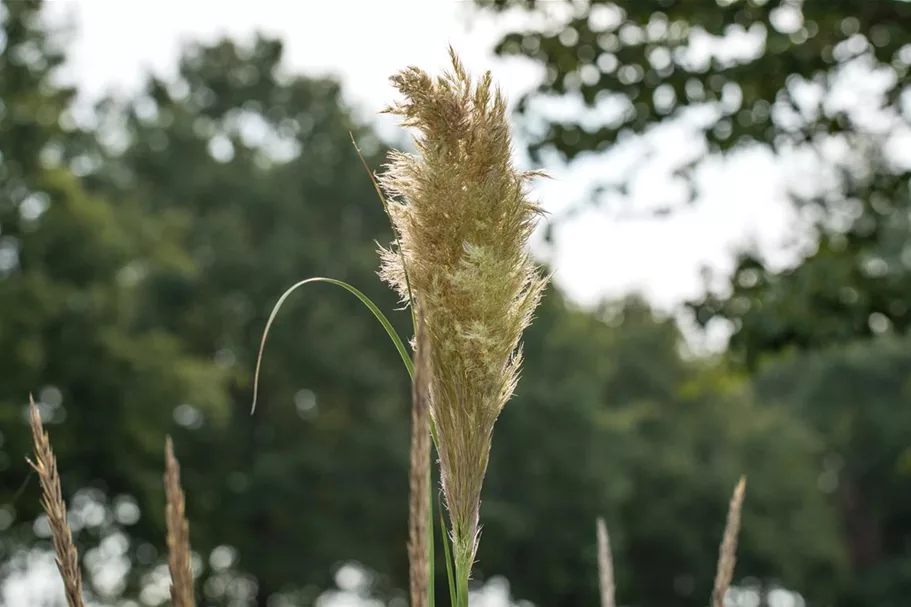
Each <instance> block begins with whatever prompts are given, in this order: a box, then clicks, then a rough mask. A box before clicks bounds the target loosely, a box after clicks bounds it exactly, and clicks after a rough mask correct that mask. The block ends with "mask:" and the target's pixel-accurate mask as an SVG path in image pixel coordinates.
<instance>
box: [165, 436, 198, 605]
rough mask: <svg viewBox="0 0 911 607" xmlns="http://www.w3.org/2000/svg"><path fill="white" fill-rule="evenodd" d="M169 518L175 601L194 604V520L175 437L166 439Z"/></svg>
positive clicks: (172, 593) (169, 559)
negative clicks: (189, 515) (190, 519)
mask: <svg viewBox="0 0 911 607" xmlns="http://www.w3.org/2000/svg"><path fill="white" fill-rule="evenodd" d="M164 486H165V494H166V496H167V504H166V507H165V514H166V516H165V518H166V521H167V526H168V570H169V571H170V573H171V603H172V604H173V605H174V607H193V606H194V604H195V601H194V598H193V568H192V566H191V565H190V523H189V522H188V521H187V517H186V504H185V499H184V493H183V489H181V487H180V464H179V463H178V462H177V458H176V457H174V445H173V444H172V443H171V437H170V436H169V437H167V439H166V440H165V473H164Z"/></svg>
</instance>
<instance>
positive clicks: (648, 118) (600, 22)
mask: <svg viewBox="0 0 911 607" xmlns="http://www.w3.org/2000/svg"><path fill="white" fill-rule="evenodd" d="M477 4H479V5H480V6H482V7H484V8H485V9H488V10H490V11H495V12H498V13H500V12H502V13H504V14H506V13H508V14H510V15H511V18H510V19H509V20H507V19H506V18H505V16H504V18H503V23H504V24H510V25H509V27H510V31H509V32H508V33H507V34H506V35H505V36H504V37H503V39H502V40H501V41H500V42H499V44H498V46H497V52H498V53H500V54H502V55H504V56H509V57H513V56H519V57H523V58H526V59H528V60H530V61H532V62H533V63H535V64H537V65H540V66H542V67H543V68H545V69H544V75H543V79H542V81H541V82H540V84H539V86H538V87H537V88H536V89H535V90H534V91H532V92H531V93H529V94H528V95H526V97H524V98H523V99H522V100H521V102H520V103H519V106H518V110H519V114H520V117H521V124H522V125H524V126H525V127H526V129H525V133H524V136H525V138H526V140H527V141H528V142H529V145H530V150H531V152H532V155H533V157H534V158H536V159H539V160H540V159H541V158H542V154H547V153H556V155H557V156H559V157H562V158H563V159H566V160H573V159H576V158H578V157H579V156H580V155H582V154H585V153H589V152H600V151H604V150H606V149H607V148H608V147H610V146H613V145H614V144H616V143H619V142H621V140H623V139H624V137H626V136H629V135H634V134H636V135H638V134H643V133H646V132H649V131H652V130H654V129H655V127H657V126H659V125H667V124H670V123H675V124H681V125H683V124H685V125H687V126H686V128H687V129H689V130H691V131H693V132H694V133H695V134H696V135H697V137H694V139H703V140H704V144H705V145H702V146H701V148H700V149H697V150H696V153H694V154H692V155H691V156H690V157H689V158H688V159H687V160H686V161H685V162H684V163H683V164H681V165H680V166H678V167H676V168H677V169H679V171H678V172H679V173H681V174H682V175H684V176H687V177H692V176H693V173H692V169H693V167H694V166H696V165H697V164H698V163H699V162H700V161H701V160H702V159H703V158H704V157H705V154H707V153H717V152H721V153H724V154H728V153H736V152H739V151H742V150H745V149H747V148H749V147H752V146H761V147H764V148H767V149H770V150H772V151H773V152H775V154H776V155H777V156H778V158H779V160H780V161H781V162H782V164H784V165H788V166H792V167H793V166H801V167H805V168H804V169H803V170H801V171H799V174H797V175H796V178H795V180H794V182H793V183H791V184H790V185H789V192H788V194H789V195H790V197H791V198H792V199H793V200H794V201H795V202H797V203H798V206H799V209H800V211H801V214H802V220H803V222H804V223H805V224H806V225H805V227H806V228H807V229H806V234H801V235H800V236H804V235H808V236H809V237H810V240H811V241H813V242H814V243H815V242H816V241H818V247H815V248H811V249H810V250H806V249H803V248H800V249H797V250H795V253H796V257H797V258H798V264H797V266H798V267H796V268H790V269H787V270H784V271H782V269H781V268H780V267H772V266H769V265H768V263H767V262H766V260H765V259H764V258H763V257H762V256H761V255H759V254H758V253H755V252H752V251H750V252H744V253H743V254H742V255H741V256H740V258H739V259H738V260H737V264H736V269H735V271H734V274H733V277H732V279H731V280H730V281H729V287H730V288H727V287H726V288H724V289H722V290H720V291H719V292H716V293H712V294H710V295H709V296H707V297H706V298H705V299H703V300H700V301H693V302H691V303H690V307H691V308H692V309H693V310H694V311H695V313H696V318H697V320H698V321H699V322H700V323H701V324H702V325H707V324H708V323H710V322H712V321H713V320H716V319H718V320H723V321H728V322H729V323H731V324H732V327H733V332H734V333H733V338H732V340H731V347H732V350H733V353H734V355H735V356H737V357H738V358H739V359H740V361H741V362H744V363H747V364H749V365H750V366H752V365H754V364H755V362H756V361H757V360H758V358H760V357H761V355H762V354H763V353H775V352H778V351H780V350H781V349H783V348H787V347H791V346H794V347H798V348H811V347H815V346H825V345H827V344H831V343H844V342H846V341H849V340H851V339H853V338H855V337H859V336H868V335H871V334H875V333H877V332H878V331H881V330H882V328H883V327H885V326H888V325H892V326H893V327H894V328H895V329H896V330H898V331H904V330H905V329H907V328H908V323H909V318H911V317H909V311H908V310H909V309H908V306H907V301H908V295H909V289H911V287H909V284H911V281H909V278H908V268H909V267H911V254H909V252H908V251H906V250H905V248H904V246H905V244H904V243H905V242H906V240H907V237H908V221H909V220H908V202H909V194H908V181H909V178H911V172H909V169H911V165H909V164H908V162H907V160H906V155H903V154H902V153H901V150H902V149H904V148H903V147H902V146H906V142H907V139H906V138H907V135H908V133H909V130H908V127H909V123H911V105H909V103H908V99H909V96H908V95H909V86H908V85H909V65H911V33H909V31H908V29H907V28H904V27H903V26H902V24H903V23H908V22H911V3H909V2H907V1H904V0H850V1H845V2H823V1H815V0H813V1H810V0H807V1H804V2H798V1H791V0H762V1H759V0H687V1H684V0H649V1H646V2H621V1H616V2H612V1H608V0H592V1H590V2H572V1H570V0H566V1H548V2H535V1H534V0H532V1H530V2H514V1H512V0H477ZM513 24H517V25H513ZM700 134H701V135H704V137H698V135H700ZM903 138H904V139H903ZM902 141H905V143H902ZM697 147H699V146H697ZM551 155H553V154H551ZM644 166H648V163H647V162H641V163H640V164H639V165H638V167H640V168H641V167H644ZM634 168H635V167H634ZM634 173H635V170H633V171H627V172H625V173H624V176H623V178H622V180H621V182H619V183H611V184H603V185H605V186H616V187H619V188H620V189H621V190H622V189H623V188H624V187H625V185H626V184H627V181H623V180H628V179H631V175H633V174H634ZM691 185H692V184H691ZM662 210H666V209H662ZM801 260H805V261H803V263H800V262H801Z"/></svg>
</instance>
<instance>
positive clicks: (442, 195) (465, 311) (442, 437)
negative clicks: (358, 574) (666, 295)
mask: <svg viewBox="0 0 911 607" xmlns="http://www.w3.org/2000/svg"><path fill="white" fill-rule="evenodd" d="M450 56H451V60H452V70H451V71H450V72H448V73H445V74H444V75H443V76H441V77H437V78H432V77H431V76H429V75H428V74H426V73H425V72H423V71H422V70H420V69H418V68H414V67H410V68H407V69H405V70H404V71H402V72H400V73H399V74H397V75H396V76H393V77H392V78H391V81H392V83H393V84H394V86H395V87H396V88H397V89H398V91H399V92H400V93H401V94H402V96H403V98H404V99H403V101H401V102H399V103H397V104H395V105H393V106H392V107H390V108H388V109H387V110H386V112H387V113H391V114H395V115H398V116H401V117H403V119H404V120H403V123H404V125H406V126H409V127H414V128H415V129H417V131H418V132H419V136H418V137H417V138H416V140H415V144H416V146H417V150H418V153H417V154H416V155H411V154H406V153H402V152H393V153H392V154H391V155H390V160H389V163H388V164H387V166H386V171H385V173H384V174H383V175H381V176H380V184H381V185H382V187H383V189H384V190H385V192H386V194H387V195H388V198H389V200H388V204H387V207H388V212H389V215H390V217H391V219H392V223H393V227H394V229H395V231H396V234H397V236H398V241H397V243H398V244H397V247H398V248H389V249H383V250H381V251H380V255H381V258H382V269H381V272H380V275H381V277H382V278H383V279H384V280H385V281H387V282H388V283H390V284H391V285H392V286H393V287H394V288H396V290H397V291H398V292H399V294H400V295H401V296H402V298H403V300H404V301H406V302H407V301H408V299H409V294H410V295H412V296H413V297H414V300H415V302H416V303H417V305H419V306H420V308H421V310H422V313H423V317H424V320H425V322H426V328H427V333H428V338H427V341H428V343H429V351H430V352H429V355H428V357H429V360H430V367H431V381H430V387H431V415H432V419H433V421H434V423H435V425H436V428H437V436H438V441H439V445H438V446H439V455H440V467H441V472H442V474H441V476H442V483H443V491H444V494H445V497H446V503H447V506H448V508H449V511H450V519H451V521H452V534H453V542H454V552H455V558H456V562H457V566H458V565H462V566H464V567H467V568H469V569H470V566H471V563H472V562H473V560H474V555H475V550H476V543H477V532H478V507H479V500H480V493H481V486H482V483H483V479H484V475H485V473H486V470H487V461H488V455H489V453H490V442H491V437H492V432H493V426H494V422H495V421H496V419H497V416H498V415H499V413H500V410H501V409H502V408H503V406H504V405H505V404H506V402H507V401H508V400H509V398H510V397H511V396H512V393H513V389H514V388H515V385H516V381H517V379H518V374H519V368H520V365H521V355H520V350H519V340H520V338H521V336H522V332H523V331H524V329H525V328H526V327H527V326H528V324H529V323H530V322H531V317H532V314H533V312H534V309H535V307H536V306H537V304H538V301H539V299H540V296H541V293H542V291H543V289H544V286H545V285H546V282H547V281H546V279H545V278H543V277H542V276H541V275H540V273H539V272H538V270H537V268H536V266H535V264H534V263H533V261H532V260H531V258H530V257H529V254H528V252H527V249H526V247H527V244H528V239H529V237H530V236H531V234H532V231H533V230H534V228H535V224H536V221H537V219H538V217H539V216H540V215H541V214H542V211H541V208H540V207H539V206H538V205H537V204H535V203H534V202H532V201H530V200H529V198H528V191H527V184H528V181H529V180H530V179H531V178H532V177H534V176H537V175H539V173H536V172H519V171H517V170H516V169H515V168H514V166H513V163H512V158H511V145H512V144H511V138H510V131H509V123H508V121H507V117H506V103H505V100H504V98H503V96H502V95H501V93H500V91H499V90H498V89H496V88H495V87H494V86H493V85H492V80H491V76H490V73H487V74H485V75H484V76H483V77H482V78H481V79H480V80H479V81H478V82H477V83H473V82H472V80H471V78H470V77H469V74H468V72H467V71H466V70H465V68H464V66H463V65H462V63H461V62H460V61H459V59H458V57H457V56H456V55H455V53H454V52H453V51H452V50H451V49H450Z"/></svg>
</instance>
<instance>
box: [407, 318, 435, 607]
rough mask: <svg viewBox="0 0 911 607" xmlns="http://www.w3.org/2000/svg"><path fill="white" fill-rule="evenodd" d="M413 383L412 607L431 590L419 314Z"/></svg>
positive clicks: (426, 378) (425, 384)
mask: <svg viewBox="0 0 911 607" xmlns="http://www.w3.org/2000/svg"><path fill="white" fill-rule="evenodd" d="M417 318H418V323H417V335H416V339H415V342H416V347H415V366H414V383H413V385H412V389H411V399H412V405H411V477H410V490H411V496H410V500H409V509H408V510H409V511H408V567H409V574H410V576H409V577H410V580H409V581H410V590H411V605H412V607H427V604H428V596H429V595H428V593H429V590H430V562H429V561H428V554H427V547H428V544H429V542H430V529H429V528H428V520H429V517H430V363H429V360H428V357H429V355H430V352H429V348H428V347H427V331H426V328H425V326H424V318H423V316H422V315H421V314H420V312H418V315H417Z"/></svg>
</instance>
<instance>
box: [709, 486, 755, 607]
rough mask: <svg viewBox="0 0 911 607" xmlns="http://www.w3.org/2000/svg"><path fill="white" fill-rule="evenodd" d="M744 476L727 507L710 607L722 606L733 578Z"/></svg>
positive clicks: (744, 487) (744, 488)
mask: <svg viewBox="0 0 911 607" xmlns="http://www.w3.org/2000/svg"><path fill="white" fill-rule="evenodd" d="M746 482H747V481H746V477H743V476H742V477H740V482H739V483H737V487H736V488H735V489H734V495H733V496H732V497H731V504H730V506H729V507H728V518H727V522H726V523H725V525H724V536H723V538H722V540H721V548H720V549H719V554H718V569H717V571H716V573H715V587H714V589H713V590H712V607H724V595H725V594H727V591H728V588H729V587H730V585H731V580H732V579H733V578H734V565H735V563H736V562H737V535H738V534H739V533H740V514H741V511H742V509H743V496H744V493H745V492H746Z"/></svg>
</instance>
